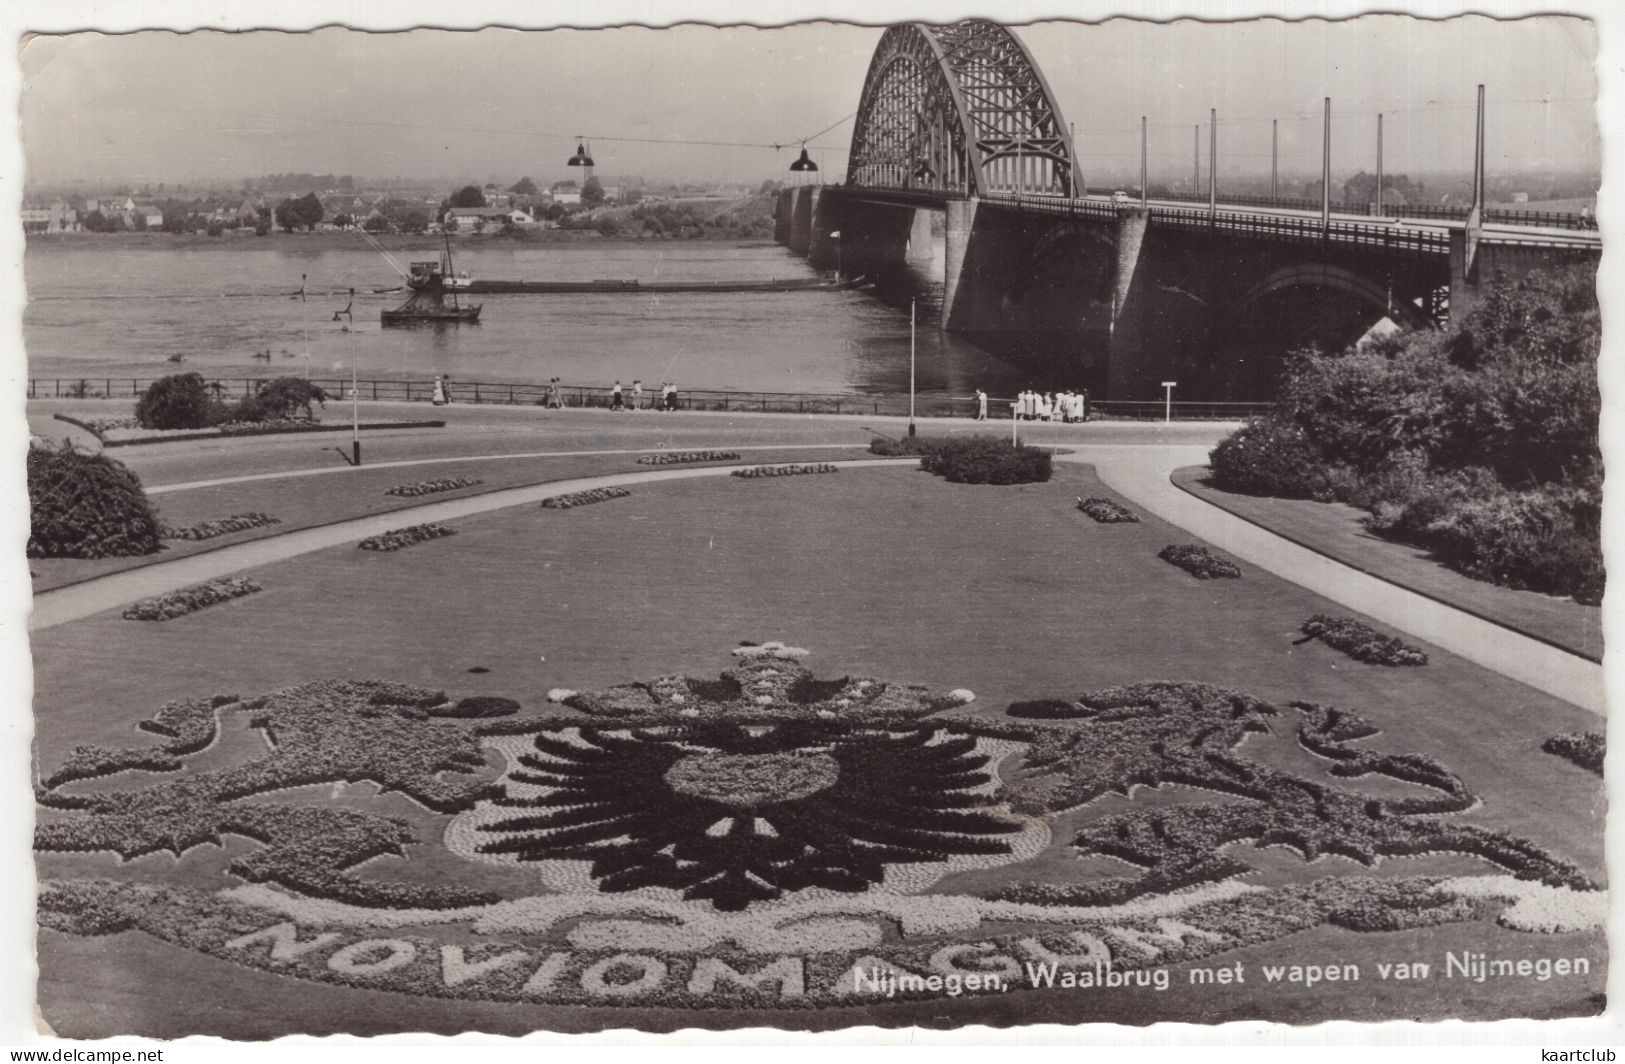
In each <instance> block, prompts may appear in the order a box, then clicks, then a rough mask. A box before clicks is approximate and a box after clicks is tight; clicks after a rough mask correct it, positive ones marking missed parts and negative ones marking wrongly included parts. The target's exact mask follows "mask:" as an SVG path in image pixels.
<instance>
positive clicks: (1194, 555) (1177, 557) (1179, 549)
mask: <svg viewBox="0 0 1625 1064" xmlns="http://www.w3.org/2000/svg"><path fill="white" fill-rule="evenodd" d="M1157 557H1159V558H1161V559H1162V560H1163V561H1165V562H1167V563H1168V564H1169V565H1177V566H1179V567H1180V568H1181V569H1183V570H1185V571H1186V572H1187V573H1190V574H1191V575H1192V576H1194V577H1196V579H1198V580H1215V579H1235V578H1236V577H1239V576H1240V575H1241V570H1240V569H1238V568H1237V567H1236V565H1235V563H1233V562H1227V561H1225V560H1224V559H1223V558H1221V557H1219V556H1218V555H1216V554H1214V553H1213V552H1212V551H1210V550H1208V549H1207V548H1206V547H1203V546H1200V545H1198V544H1195V543H1187V544H1185V545H1184V546H1174V545H1172V544H1170V545H1169V546H1166V547H1164V548H1162V549H1161V550H1159V551H1158V552H1157Z"/></svg>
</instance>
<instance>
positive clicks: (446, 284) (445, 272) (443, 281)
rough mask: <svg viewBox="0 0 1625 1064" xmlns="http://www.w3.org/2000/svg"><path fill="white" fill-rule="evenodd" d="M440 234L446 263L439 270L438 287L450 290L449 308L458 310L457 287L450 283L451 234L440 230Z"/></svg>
mask: <svg viewBox="0 0 1625 1064" xmlns="http://www.w3.org/2000/svg"><path fill="white" fill-rule="evenodd" d="M440 235H441V236H442V237H443V238H444V239H445V241H446V264H445V268H444V269H442V270H441V271H440V287H441V288H442V289H443V290H446V291H449V292H451V309H452V310H459V309H461V308H460V307H459V306H458V303H457V289H456V288H453V287H452V286H451V283H450V282H451V279H452V272H451V270H452V266H451V234H450V233H445V232H442V233H441V234H440ZM442 305H444V304H442Z"/></svg>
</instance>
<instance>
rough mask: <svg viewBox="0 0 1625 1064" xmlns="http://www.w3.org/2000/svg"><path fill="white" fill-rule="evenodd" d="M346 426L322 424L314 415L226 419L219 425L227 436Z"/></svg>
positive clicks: (306, 430) (307, 430) (305, 430)
mask: <svg viewBox="0 0 1625 1064" xmlns="http://www.w3.org/2000/svg"><path fill="white" fill-rule="evenodd" d="M346 427H347V426H344V425H338V426H324V425H322V423H321V421H320V420H318V419H317V418H314V417H268V418H266V419H264V420H263V421H228V422H226V423H225V424H223V425H221V426H220V427H219V430H220V432H221V433H223V434H225V435H227V436H256V435H260V434H262V433H273V432H310V431H312V430H319V429H322V428H346Z"/></svg>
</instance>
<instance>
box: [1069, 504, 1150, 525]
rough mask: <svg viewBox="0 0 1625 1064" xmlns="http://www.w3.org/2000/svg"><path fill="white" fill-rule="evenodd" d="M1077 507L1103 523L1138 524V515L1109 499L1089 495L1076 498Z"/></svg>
mask: <svg viewBox="0 0 1625 1064" xmlns="http://www.w3.org/2000/svg"><path fill="white" fill-rule="evenodd" d="M1078 509H1080V510H1082V511H1083V512H1084V513H1086V514H1088V515H1089V516H1090V517H1092V518H1094V519H1095V520H1096V521H1099V522H1100V523H1101V524H1103V525H1121V524H1135V525H1137V524H1139V523H1140V515H1139V514H1137V513H1135V512H1134V511H1133V510H1130V509H1129V508H1128V507H1126V506H1120V505H1118V504H1117V503H1115V502H1112V501H1111V500H1110V499H1097V498H1094V497H1090V498H1087V499H1079V500H1078Z"/></svg>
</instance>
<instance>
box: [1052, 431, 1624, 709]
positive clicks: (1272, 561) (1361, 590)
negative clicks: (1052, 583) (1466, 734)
mask: <svg viewBox="0 0 1625 1064" xmlns="http://www.w3.org/2000/svg"><path fill="white" fill-rule="evenodd" d="M1207 450H1208V449H1207V448H1205V447H1182V446H1176V447H1158V448H1149V447H1148V448H1136V449H1134V450H1132V451H1127V452H1116V453H1110V454H1098V455H1097V454H1092V453H1091V449H1088V448H1080V449H1079V451H1078V452H1077V453H1075V454H1071V455H1064V456H1061V457H1060V458H1058V459H1057V461H1061V462H1069V461H1070V462H1083V463H1085V464H1089V465H1093V466H1094V467H1095V472H1096V473H1097V474H1098V475H1099V476H1100V479H1101V481H1102V482H1103V483H1104V484H1106V486H1107V487H1109V488H1111V489H1112V490H1113V491H1115V492H1117V493H1119V494H1120V495H1122V496H1124V497H1125V498H1127V499H1130V500H1131V501H1133V502H1135V503H1138V504H1139V505H1140V506H1143V507H1144V508H1145V509H1147V510H1149V511H1151V512H1152V513H1154V514H1156V515H1157V516H1158V517H1160V518H1162V519H1163V520H1165V521H1170V522H1172V523H1173V524H1176V525H1178V526H1180V527H1181V528H1184V529H1188V530H1189V531H1191V532H1192V533H1193V534H1195V535H1198V536H1200V537H1202V538H1203V539H1205V540H1207V541H1208V542H1209V543H1211V544H1213V545H1214V546H1216V547H1219V548H1220V549H1222V550H1225V551H1228V552H1229V553H1231V554H1234V555H1235V556H1236V557H1238V558H1240V559H1242V560H1243V561H1247V562H1250V563H1252V564H1253V565H1256V566H1258V567H1259V568H1260V569H1266V570H1268V571H1270V572H1272V573H1274V574H1276V575H1277V576H1280V577H1282V578H1284V579H1287V580H1290V581H1292V582H1293V583H1295V584H1298V585H1300V586H1302V587H1306V588H1308V589H1309V590H1310V591H1313V592H1315V593H1316V594H1319V595H1324V596H1325V597H1327V598H1329V599H1331V600H1333V601H1334V602H1338V603H1341V604H1342V605H1344V606H1347V607H1349V608H1350V609H1353V610H1358V611H1359V612H1361V613H1363V614H1366V615H1367V616H1369V617H1371V618H1373V619H1375V620H1377V621H1380V622H1382V623H1383V624H1386V625H1390V626H1392V627H1394V628H1397V629H1399V630H1400V631H1403V632H1406V633H1408V634H1410V635H1413V636H1416V637H1417V638H1419V639H1425V640H1427V641H1428V642H1429V643H1432V644H1434V645H1435V646H1438V647H1441V648H1443V649H1445V650H1448V651H1450V653H1452V654H1455V655H1457V656H1459V657H1462V658H1466V659H1467V660H1468V661H1471V662H1473V663H1474V664H1475V665H1481V666H1483V667H1484V668H1486V669H1489V670H1491V671H1492V672H1498V673H1500V674H1501V675H1503V676H1507V677H1510V678H1512V679H1514V680H1517V681H1519V682H1520V683H1525V684H1528V685H1529V686H1530V687H1534V688H1536V689H1538V690H1541V691H1545V692H1546V693H1547V694H1550V695H1555V696H1556V697H1558V698H1561V699H1563V700H1564V701H1565V702H1572V703H1574V704H1575V705H1577V706H1580V707H1582V708H1584V709H1588V710H1590V711H1591V712H1593V713H1596V714H1599V715H1601V714H1603V713H1604V712H1605V706H1604V700H1603V669H1602V666H1601V665H1598V664H1596V663H1595V662H1591V661H1587V660H1586V659H1585V658H1582V657H1580V656H1578V655H1576V654H1571V653H1569V652H1567V651H1565V650H1560V649H1558V648H1557V647H1554V646H1551V645H1549V644H1546V643H1543V642H1541V641H1539V640H1536V639H1531V638H1529V637H1528V636H1526V635H1521V634H1519V633H1518V632H1514V631H1512V630H1511V629H1508V628H1503V627H1501V626H1500V625H1497V624H1492V623H1490V622H1489V621H1485V620H1481V619H1480V618H1478V617H1475V616H1473V615H1472V614H1469V613H1465V612H1463V611H1461V610H1458V609H1456V608H1454V607H1452V606H1446V605H1445V604H1443V603H1442V602H1438V601H1436V600H1434V599H1431V598H1428V597H1426V596H1424V595H1419V594H1417V593H1416V592H1414V591H1410V590H1408V589H1406V588H1403V587H1400V586H1399V585H1397V584H1391V583H1389V582H1387V581H1386V580H1381V579H1378V578H1377V577H1374V576H1369V575H1367V574H1365V573H1362V572H1360V571H1359V570H1357V569H1354V568H1351V567H1350V566H1347V565H1344V564H1343V563H1341V562H1337V561H1333V560H1332V559H1331V558H1328V557H1326V556H1325V555H1322V554H1317V553H1316V552H1314V551H1312V550H1309V549H1308V548H1306V547H1300V546H1298V545H1297V544H1296V543H1293V542H1291V541H1290V540H1287V539H1285V538H1283V537H1281V536H1278V535H1276V534H1275V533H1273V532H1270V531H1267V530H1265V529H1263V528H1261V527H1259V526H1258V525H1255V524H1252V523H1250V522H1248V521H1244V520H1242V519H1241V518H1239V517H1236V516H1235V515H1233V514H1230V513H1227V512H1226V511H1224V510H1221V509H1219V508H1218V507H1217V506H1214V505H1213V504H1211V503H1208V502H1204V501H1202V500H1201V499H1199V498H1197V497H1195V496H1193V495H1190V494H1189V493H1187V492H1184V491H1182V490H1180V489H1179V488H1178V487H1176V486H1175V485H1174V483H1173V481H1172V479H1171V475H1172V473H1173V471H1174V470H1175V469H1178V468H1180V467H1181V466H1189V465H1206V464H1207Z"/></svg>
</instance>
